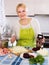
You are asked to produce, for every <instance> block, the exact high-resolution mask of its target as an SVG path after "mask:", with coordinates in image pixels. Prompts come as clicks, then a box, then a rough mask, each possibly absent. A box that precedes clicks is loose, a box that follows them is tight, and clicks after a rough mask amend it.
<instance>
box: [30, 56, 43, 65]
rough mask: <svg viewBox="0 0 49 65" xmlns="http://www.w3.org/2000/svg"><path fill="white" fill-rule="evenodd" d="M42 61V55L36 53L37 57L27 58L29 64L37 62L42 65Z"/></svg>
mask: <svg viewBox="0 0 49 65" xmlns="http://www.w3.org/2000/svg"><path fill="white" fill-rule="evenodd" d="M43 62H44V57H43V56H42V55H37V57H34V58H29V63H30V64H37V63H39V64H40V65H42V64H43Z"/></svg>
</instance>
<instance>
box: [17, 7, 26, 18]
mask: <svg viewBox="0 0 49 65" xmlns="http://www.w3.org/2000/svg"><path fill="white" fill-rule="evenodd" d="M17 14H18V16H19V17H20V19H25V18H26V9H25V8H24V7H22V6H21V7H19V8H18V10H17Z"/></svg>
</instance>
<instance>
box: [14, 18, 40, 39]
mask: <svg viewBox="0 0 49 65" xmlns="http://www.w3.org/2000/svg"><path fill="white" fill-rule="evenodd" d="M30 25H31V27H32V28H33V29H34V32H35V37H37V34H40V33H41V31H40V24H39V22H38V21H37V20H36V19H35V18H32V20H31V22H30V23H29V24H28V25H25V26H24V25H21V24H20V23H19V21H17V24H16V26H15V28H14V31H15V33H14V34H16V38H17V39H19V38H20V37H19V33H20V28H29V27H30Z"/></svg>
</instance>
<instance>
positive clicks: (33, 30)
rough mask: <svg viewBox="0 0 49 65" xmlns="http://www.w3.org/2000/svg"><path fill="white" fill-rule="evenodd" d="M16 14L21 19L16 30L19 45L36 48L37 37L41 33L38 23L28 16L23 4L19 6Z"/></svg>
mask: <svg viewBox="0 0 49 65" xmlns="http://www.w3.org/2000/svg"><path fill="white" fill-rule="evenodd" d="M16 12H17V14H18V17H19V18H20V20H19V22H18V25H17V28H16V35H17V38H18V42H17V45H19V46H24V47H35V46H36V38H37V35H38V34H39V33H41V32H40V26H39V23H38V21H37V20H35V19H34V18H30V17H28V16H27V13H26V6H25V4H23V3H20V4H18V5H17V7H16Z"/></svg>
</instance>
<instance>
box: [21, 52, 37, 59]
mask: <svg viewBox="0 0 49 65" xmlns="http://www.w3.org/2000/svg"><path fill="white" fill-rule="evenodd" d="M23 54H24V53H22V54H21V55H20V57H21V58H22V59H28V58H24V57H23ZM28 54H29V55H33V56H34V57H36V56H37V54H36V53H28Z"/></svg>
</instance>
